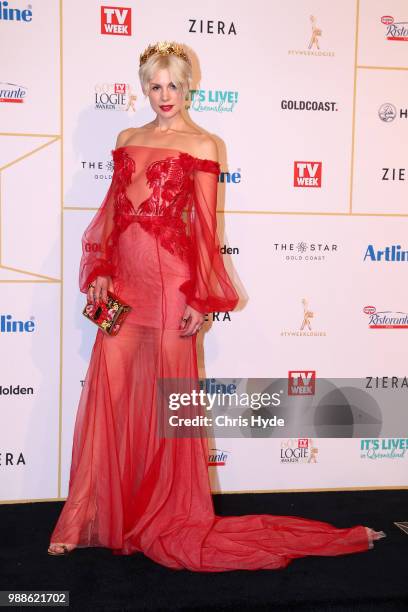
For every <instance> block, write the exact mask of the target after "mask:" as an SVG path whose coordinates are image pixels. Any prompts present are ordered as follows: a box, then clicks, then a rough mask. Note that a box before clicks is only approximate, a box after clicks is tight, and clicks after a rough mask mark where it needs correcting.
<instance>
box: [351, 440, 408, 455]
mask: <svg viewBox="0 0 408 612" xmlns="http://www.w3.org/2000/svg"><path fill="white" fill-rule="evenodd" d="M407 450H408V438H381V439H379V438H375V439H374V440H370V439H366V440H364V439H363V440H360V457H361V459H404V457H405V455H406V452H407Z"/></svg>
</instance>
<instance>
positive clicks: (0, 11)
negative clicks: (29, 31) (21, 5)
mask: <svg viewBox="0 0 408 612" xmlns="http://www.w3.org/2000/svg"><path fill="white" fill-rule="evenodd" d="M31 9H32V7H31V4H29V5H28V8H26V9H18V8H12V7H11V6H9V3H8V2H6V0H4V2H0V19H1V20H2V21H24V22H25V23H29V22H30V21H32V19H33V11H32V10H31Z"/></svg>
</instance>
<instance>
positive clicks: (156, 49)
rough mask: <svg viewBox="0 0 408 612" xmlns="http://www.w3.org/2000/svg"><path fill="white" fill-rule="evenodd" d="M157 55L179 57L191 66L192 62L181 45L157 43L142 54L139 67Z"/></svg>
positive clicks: (165, 42)
mask: <svg viewBox="0 0 408 612" xmlns="http://www.w3.org/2000/svg"><path fill="white" fill-rule="evenodd" d="M155 53H159V54H160V55H177V56H178V57H181V59H183V60H184V61H185V62H187V63H188V64H190V66H191V60H190V58H189V57H188V55H187V53H186V52H185V51H184V49H183V47H182V46H181V45H179V44H178V43H176V42H167V41H162V42H157V43H156V44H155V45H149V46H148V47H147V49H145V50H144V51H143V53H141V54H140V63H139V67H140V66H142V64H144V63H145V62H146V61H147V60H148V59H149V57H151V56H152V55H154V54H155Z"/></svg>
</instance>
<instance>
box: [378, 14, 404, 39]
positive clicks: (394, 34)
mask: <svg viewBox="0 0 408 612" xmlns="http://www.w3.org/2000/svg"><path fill="white" fill-rule="evenodd" d="M381 23H382V24H384V25H385V27H386V31H385V38H386V39H387V40H402V41H407V40H408V22H407V21H398V22H397V21H395V20H394V17H392V16H391V15H384V16H383V17H381Z"/></svg>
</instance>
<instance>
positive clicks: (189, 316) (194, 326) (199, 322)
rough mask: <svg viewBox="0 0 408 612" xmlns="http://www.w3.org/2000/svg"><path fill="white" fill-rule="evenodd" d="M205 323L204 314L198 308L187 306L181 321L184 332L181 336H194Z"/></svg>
mask: <svg viewBox="0 0 408 612" xmlns="http://www.w3.org/2000/svg"><path fill="white" fill-rule="evenodd" d="M203 324H204V315H203V313H202V312H199V311H198V310H194V308H191V306H186V309H185V311H184V314H183V316H182V319H181V321H180V329H182V330H183V332H182V333H181V334H180V336H192V335H193V334H196V333H197V332H199V331H200V329H201V327H202V326H203Z"/></svg>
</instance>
